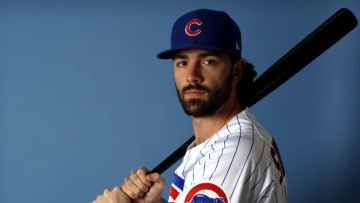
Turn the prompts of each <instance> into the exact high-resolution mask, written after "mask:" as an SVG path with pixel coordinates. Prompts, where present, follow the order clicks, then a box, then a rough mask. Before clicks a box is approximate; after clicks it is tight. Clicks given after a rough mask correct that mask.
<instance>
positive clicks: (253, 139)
mask: <svg viewBox="0 0 360 203" xmlns="http://www.w3.org/2000/svg"><path fill="white" fill-rule="evenodd" d="M251 127H252V144H251V148H250V151H249V154H248V155H247V157H246V160H245V163H244V165H243V167H242V169H241V172H240V175H239V177H238V178H237V180H236V184H235V187H234V189H233V191H232V193H231V195H230V199H231V198H232V196H233V194H234V191H235V189H236V186H237V184H238V182H239V179H240V177H241V175H242V172H243V170H244V168H245V165H246V164H247V161H248V159H249V156H250V153H251V151H252V149H253V146H254V142H255V138H254V125H251Z"/></svg>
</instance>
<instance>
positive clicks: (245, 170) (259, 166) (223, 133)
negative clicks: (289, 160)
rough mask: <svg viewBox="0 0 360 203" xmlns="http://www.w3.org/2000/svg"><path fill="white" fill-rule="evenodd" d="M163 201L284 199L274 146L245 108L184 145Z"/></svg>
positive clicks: (280, 167) (282, 174)
mask: <svg viewBox="0 0 360 203" xmlns="http://www.w3.org/2000/svg"><path fill="white" fill-rule="evenodd" d="M169 202H176V203H180V202H181V203H184V202H193V203H196V202H225V203H226V202H228V203H230V202H231V203H235V202H236V203H237V202H246V203H248V202H263V203H265V202H266V203H267V202H279V203H282V202H287V184H286V177H285V171H284V168H283V165H282V161H281V158H280V154H279V150H278V148H277V146H276V143H275V141H274V139H273V138H272V137H271V136H270V135H269V134H268V133H267V132H266V130H265V129H264V128H263V127H262V126H261V125H260V124H259V123H258V122H257V121H256V119H255V117H254V116H253V115H252V113H251V112H250V111H249V109H245V110H243V111H242V112H240V113H239V114H237V115H236V116H235V117H234V118H232V120H230V121H229V122H228V123H227V124H226V125H225V126H224V127H223V128H222V129H221V130H219V131H218V132H217V133H216V134H214V135H213V136H212V137H210V138H209V139H208V140H206V141H205V142H203V143H201V144H199V145H197V146H194V143H193V144H191V145H190V146H189V147H188V150H187V152H186V154H185V156H184V159H183V161H182V163H181V164H180V166H179V167H178V168H177V169H176V171H175V174H174V178H173V183H172V186H171V190H170V195H169Z"/></svg>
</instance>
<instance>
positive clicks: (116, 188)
mask: <svg viewBox="0 0 360 203" xmlns="http://www.w3.org/2000/svg"><path fill="white" fill-rule="evenodd" d="M113 191H121V189H120V187H119V186H116V187H114V188H113Z"/></svg>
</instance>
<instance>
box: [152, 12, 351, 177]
mask: <svg viewBox="0 0 360 203" xmlns="http://www.w3.org/2000/svg"><path fill="white" fill-rule="evenodd" d="M356 25H357V20H356V17H355V16H354V14H353V13H352V12H351V11H350V10H348V9H346V8H342V9H340V10H338V11H337V12H336V13H335V14H334V15H333V16H331V17H330V18H329V19H327V20H326V21H325V22H324V23H323V24H321V25H320V26H319V27H318V28H317V29H316V30H314V31H313V32H312V33H311V34H310V35H308V36H307V37H306V38H305V39H303V40H302V41H301V42H300V43H298V44H297V45H296V46H295V47H294V48H292V49H291V50H290V51H289V52H287V53H286V54H285V55H284V56H283V57H281V58H280V59H279V60H278V61H277V62H276V63H275V64H274V65H272V66H271V67H270V68H269V69H268V70H266V71H265V72H264V73H263V74H262V75H261V76H259V77H258V78H257V79H256V80H255V82H254V90H253V93H252V94H251V96H250V97H249V99H248V102H247V105H246V106H247V107H250V106H252V105H254V104H256V103H257V102H258V101H260V100H261V99H262V98H264V97H265V96H266V95H268V94H269V93H271V92H272V91H274V90H275V89H276V88H278V87H279V86H280V85H282V84H283V83H285V82H286V81H287V80H288V79H290V78H291V77H292V76H294V75H295V74H296V73H297V72H299V71H300V70H301V69H303V68H304V67H305V66H306V65H307V64H309V63H310V62H311V61H312V60H314V59H315V58H316V57H318V56H319V55H320V54H322V53H323V52H324V51H325V50H326V49H328V48H330V47H331V46H332V45H333V44H335V43H336V42H337V41H339V40H340V39H341V38H342V37H344V36H345V35H346V34H348V33H349V32H350V31H351V30H352V29H354V28H355V27H356ZM193 141H194V136H193V137H191V138H190V139H189V140H187V141H186V142H185V143H184V144H183V145H181V146H180V147H179V148H178V149H177V150H176V151H175V152H173V153H172V154H171V155H170V156H168V157H167V158H166V159H165V160H164V161H162V162H161V163H160V164H159V165H157V166H156V167H155V168H154V169H152V170H151V171H150V172H149V173H160V174H161V173H162V172H164V171H165V170H167V169H168V168H169V167H170V166H171V165H173V164H174V163H175V162H176V161H177V160H179V159H180V158H181V157H183V156H184V154H185V152H186V149H187V147H188V146H189V145H190V144H191V143H192V142H193Z"/></svg>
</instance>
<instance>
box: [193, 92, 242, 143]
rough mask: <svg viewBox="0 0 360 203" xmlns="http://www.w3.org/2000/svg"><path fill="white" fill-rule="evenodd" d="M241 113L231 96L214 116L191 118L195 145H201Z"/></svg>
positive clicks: (237, 103)
mask: <svg viewBox="0 0 360 203" xmlns="http://www.w3.org/2000/svg"><path fill="white" fill-rule="evenodd" d="M240 111H242V108H241V107H240V104H239V102H238V101H237V98H236V95H235V97H234V95H232V96H231V97H230V98H229V100H228V101H227V102H226V103H224V104H223V105H222V106H221V107H220V108H219V109H218V110H217V111H216V112H215V114H213V115H211V116H207V117H198V118H196V117H192V124H193V128H194V134H195V143H196V145H199V144H201V143H202V142H204V141H205V140H207V139H208V138H210V137H211V136H212V135H214V134H215V133H216V132H217V131H219V130H220V129H221V128H222V127H224V126H225V124H226V123H228V122H229V121H230V120H231V119H232V118H233V117H234V116H235V115H236V114H238V113H239V112H240Z"/></svg>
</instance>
